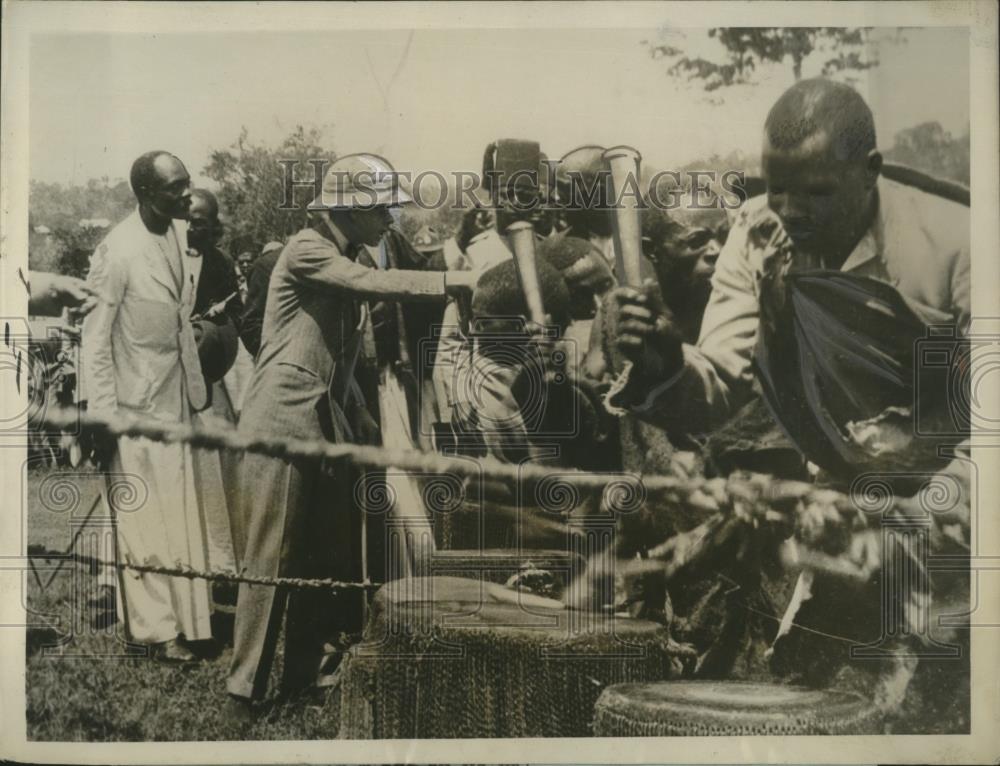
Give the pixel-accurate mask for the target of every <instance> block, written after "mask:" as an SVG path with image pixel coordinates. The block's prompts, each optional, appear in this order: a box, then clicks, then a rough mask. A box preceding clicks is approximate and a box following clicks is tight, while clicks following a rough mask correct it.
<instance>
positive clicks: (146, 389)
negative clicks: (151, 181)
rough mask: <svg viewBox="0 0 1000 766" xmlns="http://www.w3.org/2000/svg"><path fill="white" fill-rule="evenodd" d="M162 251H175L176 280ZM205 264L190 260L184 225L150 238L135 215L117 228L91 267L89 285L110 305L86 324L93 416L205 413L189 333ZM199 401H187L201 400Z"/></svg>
mask: <svg viewBox="0 0 1000 766" xmlns="http://www.w3.org/2000/svg"><path fill="white" fill-rule="evenodd" d="M165 247H177V248H179V251H180V256H179V259H180V269H181V273H180V274H175V273H174V269H175V267H176V266H172V265H171V262H170V260H169V259H168V257H167V255H166V250H165V249H164V248H165ZM201 267H202V259H201V258H200V257H194V256H192V255H190V254H189V253H188V249H187V225H186V224H185V223H183V222H181V221H172V222H171V224H170V229H169V230H168V233H167V235H165V236H163V237H157V236H156V235H154V234H152V233H150V232H149V230H147V229H146V226H145V225H144V224H143V222H142V219H141V218H140V216H139V211H138V209H137V210H136V211H135V212H133V213H132V214H131V215H130V216H129V217H128V218H126V219H125V220H124V221H122V222H121V223H120V224H118V225H117V226H116V227H115V228H114V229H112V230H111V232H110V233H109V234H108V236H107V237H106V238H105V239H104V241H103V242H102V243H101V244H100V245H98V247H97V250H96V251H95V252H94V254H93V256H92V257H91V259H90V273H89V275H88V277H87V281H88V282H89V283H90V285H91V286H93V287H94V288H96V289H97V290H98V291H100V292H101V293H102V294H103V296H104V297H105V298H106V299H107V301H108V302H103V301H102V302H100V303H99V304H98V306H97V307H96V308H95V309H94V310H93V311H91V312H90V313H89V314H88V315H87V316H86V318H85V319H84V321H83V330H82V335H81V346H82V355H81V356H82V359H81V362H82V364H81V367H82V373H83V374H82V377H81V386H82V389H83V397H84V398H85V399H86V400H87V401H88V407H89V409H90V410H91V411H98V412H113V411H114V410H116V409H118V408H122V409H129V410H133V411H136V412H140V413H143V414H145V415H150V416H153V417H160V418H163V419H166V420H183V419H186V417H187V415H188V413H189V410H188V409H187V407H188V405H189V404H190V405H191V406H192V407H194V408H195V409H200V408H201V407H203V406H204V405H205V401H204V381H203V380H202V377H201V366H200V364H199V362H198V351H197V346H196V344H195V341H194V333H193V331H192V328H191V322H190V318H191V312H192V309H193V307H194V302H195V295H196V293H197V289H198V280H199V277H200V275H201ZM199 392H200V400H198V401H189V400H190V399H195V398H196V397H199Z"/></svg>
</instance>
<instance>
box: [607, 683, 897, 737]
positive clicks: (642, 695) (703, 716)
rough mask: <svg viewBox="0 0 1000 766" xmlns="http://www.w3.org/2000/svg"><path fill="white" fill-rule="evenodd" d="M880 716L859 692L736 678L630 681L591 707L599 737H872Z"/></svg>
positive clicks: (610, 688)
mask: <svg viewBox="0 0 1000 766" xmlns="http://www.w3.org/2000/svg"><path fill="white" fill-rule="evenodd" d="M882 717H883V714H882V712H881V711H880V710H879V709H878V708H877V707H875V705H873V704H872V703H871V702H869V701H868V700H866V699H864V698H863V697H862V696H861V695H860V694H855V693H853V692H847V691H835V690H832V689H807V688H803V687H797V686H786V685H781V684H769V683H752V682H741V681H672V682H669V683H653V684H643V683H628V684H619V685H617V686H611V687H609V688H607V689H605V690H604V691H603V692H602V693H601V696H600V699H598V701H597V705H596V706H595V709H594V734H595V735H597V736H599V737H704V736H721V737H726V736H740V737H743V736H755V735H757V736H761V735H764V736H766V735H779V736H786V735H795V734H878V733H880V725H881V720H882Z"/></svg>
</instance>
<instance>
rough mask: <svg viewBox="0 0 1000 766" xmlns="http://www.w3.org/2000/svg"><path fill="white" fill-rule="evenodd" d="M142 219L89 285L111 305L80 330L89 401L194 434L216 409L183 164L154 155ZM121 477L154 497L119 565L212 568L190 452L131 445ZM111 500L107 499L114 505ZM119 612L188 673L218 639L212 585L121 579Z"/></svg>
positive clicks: (126, 446) (138, 190)
mask: <svg viewBox="0 0 1000 766" xmlns="http://www.w3.org/2000/svg"><path fill="white" fill-rule="evenodd" d="M130 182H131V185H132V190H133V191H134V193H135V196H136V199H137V200H138V203H139V205H138V208H137V209H136V211H135V212H134V213H132V215H130V216H129V217H128V218H126V219H125V220H124V221H122V222H121V223H120V224H118V226H116V227H115V228H114V229H112V231H111V232H110V233H109V234H108V236H107V238H106V239H105V240H104V241H103V242H102V243H101V244H100V245H99V246H98V248H97V250H96V251H95V252H94V255H93V257H92V258H91V262H90V274H89V276H88V283H89V284H90V286H91V287H92V288H93V289H94V290H96V291H97V292H99V293H101V294H102V295H103V296H104V298H105V299H106V300H105V301H101V302H99V303H98V305H97V306H96V307H95V308H94V310H93V311H92V312H91V313H90V314H88V315H87V317H86V319H85V320H84V323H83V330H82V338H81V345H82V368H83V376H82V383H83V386H84V392H83V398H84V399H85V400H86V401H87V405H88V409H89V410H90V411H91V412H95V413H114V412H118V411H124V412H131V413H136V414H138V415H141V416H142V417H144V418H156V419H160V420H166V421H171V422H189V421H190V419H191V416H192V413H193V412H196V411H198V410H201V409H203V408H204V407H205V406H206V404H207V393H206V387H205V380H204V378H203V376H202V370H201V365H200V363H199V360H198V349H197V344H196V342H195V338H194V332H193V328H192V324H191V321H190V319H191V312H192V309H193V307H194V303H195V296H196V293H197V289H198V279H199V276H200V274H201V266H202V259H201V257H199V256H198V254H197V253H196V252H195V251H192V250H189V249H188V243H187V227H186V224H183V223H178V219H186V218H187V216H188V210H189V208H190V205H191V179H190V177H189V176H188V173H187V170H186V169H185V168H184V165H183V163H181V161H180V160H179V159H177V158H176V157H174V156H173V155H172V154H169V153H167V152H163V151H154V152H148V153H146V154H144V155H142V156H141V157H139V159H137V160H136V161H135V163H134V164H133V165H132V172H131V176H130ZM102 452H103V453H104V454H105V455H109V454H110V455H111V457H110V469H111V471H113V472H114V473H125V474H132V475H134V476H138V477H139V478H140V480H141V481H142V483H143V484H144V485H145V488H146V489H147V490H148V497H147V499H146V502H145V503H144V504H143V505H142V506H141V507H140V508H138V509H136V510H131V511H128V512H124V511H122V512H119V513H117V531H118V555H119V557H120V558H121V559H123V560H125V561H133V562H137V563H143V564H147V563H152V564H167V565H171V564H174V563H177V562H181V563H183V564H187V565H189V566H192V567H195V568H199V569H200V568H203V567H204V566H205V563H206V562H205V557H206V541H205V536H204V533H203V530H202V524H201V518H200V508H199V497H198V489H197V486H196V480H195V469H194V466H193V461H192V454H191V449H190V447H188V446H187V445H182V444H163V443H157V442H152V441H148V440H144V439H132V438H122V439H120V440H118V444H117V449H115V445H113V444H109V445H105V449H104V450H102ZM111 494H112V493H109V495H111ZM117 592H118V596H119V603H118V606H119V612H120V616H121V617H122V618H123V622H124V624H125V627H126V630H127V632H128V635H129V638H130V639H131V640H133V641H135V642H138V643H143V644H148V645H152V646H153V647H154V655H155V656H157V657H159V658H161V659H164V660H167V661H178V662H190V661H192V660H194V655H193V654H192V652H191V651H190V650H189V648H188V647H187V646H186V645H185V641H183V640H181V635H183V637H184V639H186V641H197V640H201V639H208V638H211V635H212V634H211V627H210V623H209V616H210V603H209V597H208V586H207V583H206V582H205V581H204V580H191V579H186V578H181V577H176V578H174V577H166V576H163V575H154V574H138V573H136V572H133V571H128V570H126V571H123V572H122V573H121V576H120V587H119V588H118V591H117Z"/></svg>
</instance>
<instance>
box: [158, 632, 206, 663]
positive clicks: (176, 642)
mask: <svg viewBox="0 0 1000 766" xmlns="http://www.w3.org/2000/svg"><path fill="white" fill-rule="evenodd" d="M152 657H153V659H154V660H156V661H157V662H163V663H166V664H170V665H190V664H193V663H195V662H197V661H198V658H197V657H195V656H194V654H192V653H191V651H190V650H189V649H188V648H187V647H186V646H184V644H182V643H181V642H180V639H178V638H172V639H170V640H169V641H163V642H162V643H159V644H153V646H152Z"/></svg>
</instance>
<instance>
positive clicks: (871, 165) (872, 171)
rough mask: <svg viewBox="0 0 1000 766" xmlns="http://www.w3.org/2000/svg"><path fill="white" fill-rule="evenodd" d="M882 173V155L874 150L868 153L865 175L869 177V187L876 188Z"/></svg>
mask: <svg viewBox="0 0 1000 766" xmlns="http://www.w3.org/2000/svg"><path fill="white" fill-rule="evenodd" d="M881 172H882V155H881V153H880V152H879V151H878V149H872V150H871V151H870V152H868V157H867V158H866V160H865V174H866V176H867V179H866V180H867V181H868V185H869V186H874V185H875V182H876V181H878V177H879V174H880V173H881Z"/></svg>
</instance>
